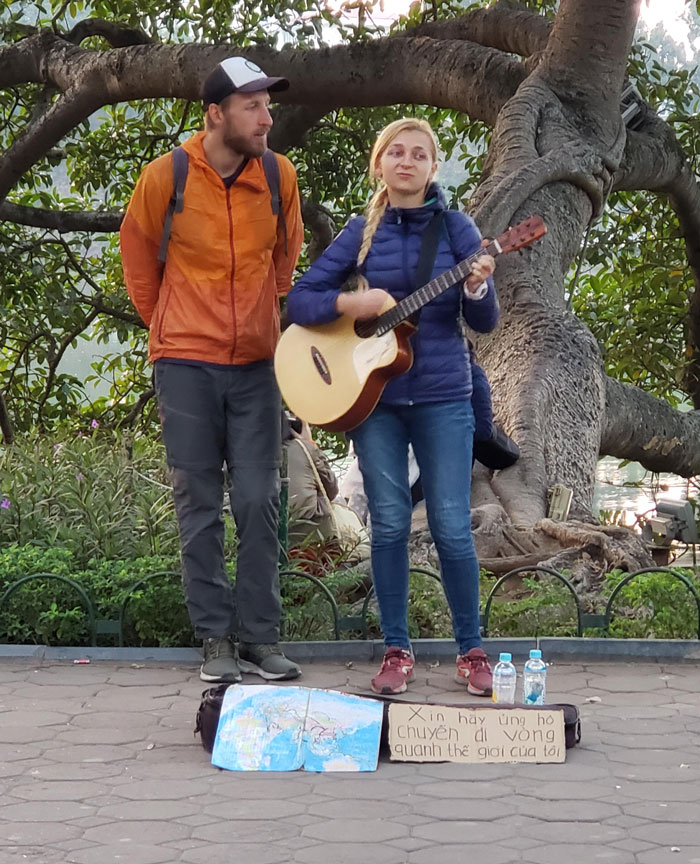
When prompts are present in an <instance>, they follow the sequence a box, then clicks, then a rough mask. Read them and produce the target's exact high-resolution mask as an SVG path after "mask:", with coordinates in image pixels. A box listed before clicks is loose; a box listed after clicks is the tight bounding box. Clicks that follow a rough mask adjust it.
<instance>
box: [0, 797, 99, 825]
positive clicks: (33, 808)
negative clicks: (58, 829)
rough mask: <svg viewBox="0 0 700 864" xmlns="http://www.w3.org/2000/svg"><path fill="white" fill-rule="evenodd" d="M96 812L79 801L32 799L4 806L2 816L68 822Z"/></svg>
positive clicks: (4, 817) (21, 820) (93, 808)
mask: <svg viewBox="0 0 700 864" xmlns="http://www.w3.org/2000/svg"><path fill="white" fill-rule="evenodd" d="M94 814H95V807H91V806H90V805H88V804H81V803H80V802H79V801H32V802H24V803H22V804H5V806H4V807H3V808H2V818H3V819H7V820H9V821H10V822H68V821H69V820H71V819H79V818H80V817H81V816H93V815H94Z"/></svg>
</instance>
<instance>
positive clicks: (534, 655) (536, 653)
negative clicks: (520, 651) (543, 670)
mask: <svg viewBox="0 0 700 864" xmlns="http://www.w3.org/2000/svg"><path fill="white" fill-rule="evenodd" d="M530 659H531V660H541V659H542V652H541V651H540V650H539V648H533V649H532V650H531V651H530Z"/></svg>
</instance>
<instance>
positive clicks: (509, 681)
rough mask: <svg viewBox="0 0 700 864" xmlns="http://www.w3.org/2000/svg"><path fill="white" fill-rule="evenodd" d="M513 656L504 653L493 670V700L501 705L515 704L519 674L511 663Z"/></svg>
mask: <svg viewBox="0 0 700 864" xmlns="http://www.w3.org/2000/svg"><path fill="white" fill-rule="evenodd" d="M511 659H512V658H511V655H510V654H507V653H505V652H504V653H503V654H501V655H500V656H499V658H498V663H496V666H495V668H494V670H493V690H492V697H491V698H492V699H493V701H494V702H498V703H499V704H501V705H512V704H513V703H514V702H515V682H516V681H517V679H518V673H517V672H516V671H515V666H513V664H512V663H511Z"/></svg>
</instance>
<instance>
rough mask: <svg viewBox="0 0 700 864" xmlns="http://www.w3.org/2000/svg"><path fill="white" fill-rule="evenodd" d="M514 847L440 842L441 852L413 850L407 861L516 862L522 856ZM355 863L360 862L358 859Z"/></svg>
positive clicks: (418, 863) (423, 863)
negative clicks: (466, 845) (515, 851)
mask: <svg viewBox="0 0 700 864" xmlns="http://www.w3.org/2000/svg"><path fill="white" fill-rule="evenodd" d="M514 854H517V853H514V852H513V850H512V849H506V848H505V847H503V846H499V845H497V844H495V843H489V844H488V845H487V844H484V843H470V844H469V846H468V847H466V849H465V847H464V846H462V845H459V846H457V845H450V844H443V843H441V844H440V847H439V853H438V854H436V849H435V847H434V846H433V847H432V848H431V847H427V848H425V849H421V850H419V851H418V852H412V853H411V854H410V855H409V856H408V858H407V859H404V860H405V861H407V862H409V864H436V862H438V861H439V864H465V861H483V862H488V864H515V862H517V861H520V857H519V856H518V857H513V856H514ZM353 864H359V862H358V861H357V860H356V861H355V862H353Z"/></svg>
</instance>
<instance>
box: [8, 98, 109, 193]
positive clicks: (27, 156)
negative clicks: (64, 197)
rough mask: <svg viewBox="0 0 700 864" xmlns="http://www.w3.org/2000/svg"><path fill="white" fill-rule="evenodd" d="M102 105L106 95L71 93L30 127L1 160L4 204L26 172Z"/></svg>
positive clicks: (60, 99) (55, 103)
mask: <svg viewBox="0 0 700 864" xmlns="http://www.w3.org/2000/svg"><path fill="white" fill-rule="evenodd" d="M102 104H103V100H102V94H100V93H98V92H90V91H88V90H85V91H83V92H78V91H76V92H71V91H68V92H66V93H63V94H61V95H60V96H59V97H58V99H57V100H56V101H55V102H54V103H53V104H52V105H51V107H50V108H49V109H48V110H47V111H46V112H45V113H44V114H43V115H42V116H41V117H40V118H38V119H37V120H35V121H34V122H33V123H31V124H30V125H29V126H27V127H26V128H25V129H24V131H23V132H22V133H21V134H20V135H18V136H17V138H15V140H14V141H13V143H12V144H11V146H10V147H9V148H8V149H7V150H6V151H5V153H4V154H3V156H2V158H1V159H0V202H2V201H4V200H5V197H6V196H7V193H8V192H9V191H10V189H12V188H13V187H14V186H15V184H16V183H17V182H18V180H19V179H20V177H21V176H22V175H23V174H24V173H25V171H28V170H29V169H30V168H31V167H32V165H34V163H35V162H37V161H38V160H39V159H40V158H41V157H42V156H43V155H44V154H45V153H46V151H47V150H50V149H51V147H53V146H54V145H55V144H57V143H58V142H59V141H60V140H61V138H63V136H64V135H66V134H68V132H70V131H71V129H73V128H74V127H75V126H77V125H78V124H79V123H80V122H82V121H83V120H85V119H87V118H88V117H89V116H90V114H92V112H93V111H96V110H97V109H98V108H99V107H101V105H102Z"/></svg>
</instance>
